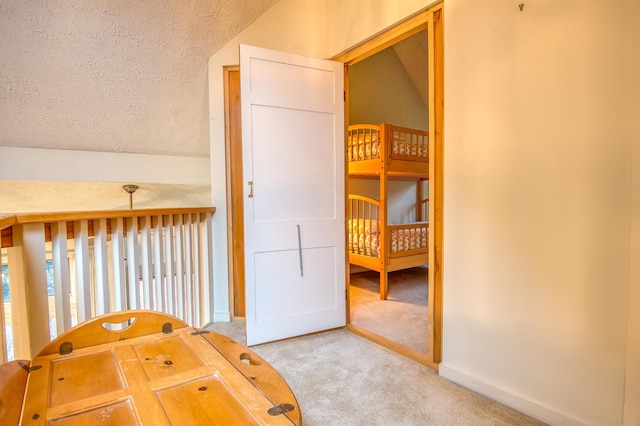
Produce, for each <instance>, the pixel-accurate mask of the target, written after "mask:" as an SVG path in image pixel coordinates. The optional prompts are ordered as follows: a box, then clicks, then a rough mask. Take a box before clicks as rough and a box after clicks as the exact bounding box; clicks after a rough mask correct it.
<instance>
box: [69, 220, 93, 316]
mask: <svg viewBox="0 0 640 426" xmlns="http://www.w3.org/2000/svg"><path fill="white" fill-rule="evenodd" d="M73 229H74V231H73V235H74V256H75V264H76V310H77V316H78V323H81V322H83V321H86V320H88V319H89V318H91V317H92V309H91V290H90V288H91V287H90V286H91V276H90V274H89V223H88V222H87V221H86V220H80V221H76V222H74V224H73Z"/></svg>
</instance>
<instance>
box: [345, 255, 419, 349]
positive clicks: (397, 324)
mask: <svg viewBox="0 0 640 426" xmlns="http://www.w3.org/2000/svg"><path fill="white" fill-rule="evenodd" d="M428 295H429V289H428V286H427V268H426V267H418V268H411V269H405V270H402V271H396V272H391V273H390V274H389V294H388V297H387V300H380V274H379V273H378V272H374V271H366V272H359V273H356V274H352V275H351V284H350V296H351V298H350V308H351V310H350V314H351V324H353V325H356V326H358V327H361V328H364V329H366V330H368V331H371V332H373V333H375V334H378V335H380V336H382V337H385V338H387V339H389V340H392V341H394V342H396V343H400V344H402V345H404V346H407V347H409V348H411V349H415V350H417V351H419V352H422V353H426V352H427V350H428V336H427V325H428V307H427V303H428Z"/></svg>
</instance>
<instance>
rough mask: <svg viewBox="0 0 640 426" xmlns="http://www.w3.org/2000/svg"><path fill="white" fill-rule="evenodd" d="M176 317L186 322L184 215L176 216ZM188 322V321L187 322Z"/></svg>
mask: <svg viewBox="0 0 640 426" xmlns="http://www.w3.org/2000/svg"><path fill="white" fill-rule="evenodd" d="M175 232H176V244H175V249H176V308H177V312H176V316H177V317H178V318H180V319H181V320H183V321H185V318H186V315H185V302H184V301H185V278H184V224H183V221H182V215H181V214H178V215H176V222H175ZM185 322H186V321H185Z"/></svg>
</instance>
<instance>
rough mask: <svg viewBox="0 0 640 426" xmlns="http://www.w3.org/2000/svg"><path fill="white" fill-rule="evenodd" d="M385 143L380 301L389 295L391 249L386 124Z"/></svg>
mask: <svg viewBox="0 0 640 426" xmlns="http://www.w3.org/2000/svg"><path fill="white" fill-rule="evenodd" d="M380 133H382V135H384V136H383V138H384V141H385V143H382V144H380V150H381V151H380V159H381V161H380V209H379V212H380V213H379V214H380V217H379V220H380V226H381V228H380V229H382V232H381V233H380V247H382V253H381V255H380V300H387V295H388V293H389V271H388V270H387V266H388V264H389V254H390V251H389V250H390V249H391V244H390V242H391V235H390V231H389V223H388V222H389V220H388V219H387V209H388V199H387V198H388V197H387V194H388V180H389V175H388V172H389V164H387V162H388V161H390V158H391V156H390V155H389V154H390V153H391V152H393V135H392V126H391V125H388V124H382V125H381V128H380Z"/></svg>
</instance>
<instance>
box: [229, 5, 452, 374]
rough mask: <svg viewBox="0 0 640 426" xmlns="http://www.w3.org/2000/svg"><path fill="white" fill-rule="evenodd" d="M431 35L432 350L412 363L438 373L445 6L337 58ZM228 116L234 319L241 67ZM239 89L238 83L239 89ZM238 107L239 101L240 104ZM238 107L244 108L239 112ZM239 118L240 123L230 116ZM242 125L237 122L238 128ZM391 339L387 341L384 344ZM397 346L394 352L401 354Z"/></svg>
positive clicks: (239, 271) (353, 60)
mask: <svg viewBox="0 0 640 426" xmlns="http://www.w3.org/2000/svg"><path fill="white" fill-rule="evenodd" d="M422 31H426V34H427V45H428V46H427V52H428V62H427V64H428V70H429V72H428V93H429V97H428V122H429V131H430V142H429V157H430V161H429V176H430V180H429V181H428V182H429V183H428V185H426V187H427V188H428V193H429V195H430V203H429V208H428V217H429V221H430V237H429V262H428V264H429V268H428V271H426V274H428V283H429V286H428V300H429V304H428V308H427V313H426V314H427V317H428V324H427V330H426V332H427V339H428V348H427V352H426V354H424V353H419V356H417V357H414V356H411V354H408V356H411V357H412V358H415V359H417V360H418V361H420V362H423V363H425V364H428V365H430V366H432V367H434V368H437V364H438V363H439V362H440V360H441V329H442V272H441V267H442V110H443V108H442V102H443V79H442V71H443V64H442V59H443V43H442V4H438V5H436V6H433V7H431V8H430V9H427V10H425V11H423V12H421V13H419V14H417V15H415V16H413V17H411V18H409V19H407V20H406V21H404V22H402V23H400V24H398V25H396V26H395V27H394V28H392V29H389V30H387V31H385V32H383V33H381V34H379V35H378V36H376V37H374V38H372V39H370V40H369V41H367V42H365V43H363V44H361V45H358V46H356V47H354V48H353V49H351V50H350V51H348V52H346V53H344V54H341V55H338V56H337V57H334V58H332V59H334V60H337V61H340V62H343V63H345V64H347V66H352V65H355V64H357V62H360V61H363V60H364V59H366V58H368V57H369V56H372V55H374V54H375V53H378V52H380V51H382V50H384V49H386V48H388V47H390V46H393V45H394V44H396V43H398V42H400V41H402V40H405V39H407V38H409V37H411V36H413V35H415V34H418V33H420V32H422ZM224 75H225V116H226V125H227V131H226V135H227V136H226V137H227V150H226V152H227V185H228V187H227V194H228V195H227V198H228V204H227V205H228V208H229V211H228V217H229V226H228V230H229V270H230V277H229V278H230V283H231V286H232V288H233V306H234V312H233V313H234V316H243V315H244V278H243V273H244V268H243V266H242V265H243V263H244V262H243V259H242V257H243V253H244V249H243V247H244V245H243V240H244V236H243V227H242V199H241V198H242V197H241V195H240V200H239V202H238V201H237V200H234V199H233V197H234V195H236V196H237V195H238V194H242V183H243V180H242V168H241V165H242V158H241V154H240V155H238V152H240V153H241V149H240V148H239V147H240V145H241V143H240V142H238V146H237V148H236V149H240V151H237V150H236V151H235V152H236V153H235V154H234V148H233V145H234V144H235V142H234V140H233V138H237V141H240V140H241V139H240V132H239V130H238V129H239V128H240V127H239V126H238V127H237V128H236V129H237V130H236V133H235V136H234V131H233V130H231V128H232V127H233V126H234V122H235V120H239V112H238V111H239V109H237V110H235V108H236V107H238V106H237V105H236V106H235V107H234V105H233V99H234V97H235V96H236V95H234V93H235V92H234V90H235V89H234V84H235V83H234V82H233V80H234V79H235V78H237V77H238V76H239V73H238V68H237V67H227V68H225V73H224ZM348 83H349V81H348V77H347V76H345V89H346V91H347V93H348V91H349V84H348ZM237 87H239V83H238V86H237ZM237 101H238V103H239V97H238V99H237ZM238 108H239V107H238ZM234 111H235V113H236V114H237V116H236V118H235V119H234V118H232V117H230V116H233V115H234ZM236 124H237V123H236ZM349 329H351V330H352V331H354V332H356V333H358V334H361V335H364V336H365V337H367V338H370V339H372V340H376V341H378V342H379V343H382V344H385V345H387V346H394V343H395V342H393V341H391V340H389V339H384V338H380V336H377V335H376V334H375V333H371V332H369V331H368V330H365V329H360V328H359V327H354V326H349ZM384 340H388V342H386V343H385V342H384ZM398 346H403V345H398V344H397V343H395V348H394V350H399V351H402V348H399V347H398Z"/></svg>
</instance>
